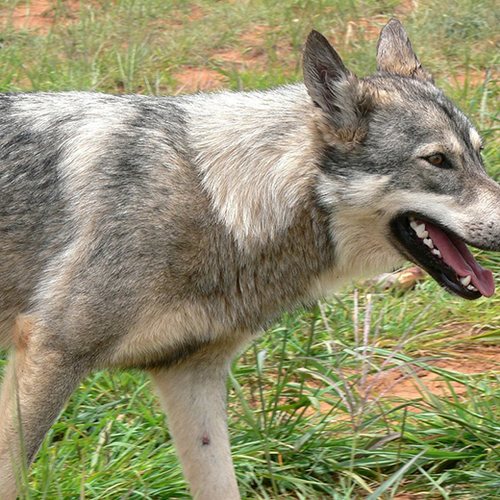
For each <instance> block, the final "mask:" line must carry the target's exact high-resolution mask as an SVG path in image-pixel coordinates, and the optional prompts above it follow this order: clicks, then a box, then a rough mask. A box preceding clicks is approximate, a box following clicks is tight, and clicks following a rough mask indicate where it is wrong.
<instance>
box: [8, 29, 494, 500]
mask: <svg viewBox="0 0 500 500" xmlns="http://www.w3.org/2000/svg"><path fill="white" fill-rule="evenodd" d="M377 61H378V70H377V72H376V73H375V74H373V75H371V76H369V77H367V78H358V77H356V76H355V75H354V74H353V73H352V72H351V71H350V70H348V69H347V68H346V66H345V65H344V63H343V61H342V59H341V58H340V56H339V55H338V54H337V52H335V50H334V49H333V48H332V47H331V45H330V44H329V43H328V41H327V40H326V39H325V38H324V37H323V36H322V35H320V34H319V33H317V32H316V31H313V32H311V34H310V35H309V37H308V39H307V42H306V45H305V48H304V53H303V70H304V84H297V85H291V86H284V87H281V88H278V89H274V90H269V91H265V92H234V93H232V92H221V93H214V94H209V95H204V94H196V95H192V96H183V97H177V98H169V97H160V98H156V97H147V96H131V95H124V96H109V95H102V94H98V93H85V92H68V93H20V94H5V95H2V96H1V97H0V193H1V197H0V297H1V312H0V326H1V328H0V343H1V344H2V346H3V347H5V348H7V347H10V348H11V350H12V352H11V357H10V363H9V365H8V367H7V370H6V373H5V375H4V381H3V390H2V393H1V396H0V495H1V497H2V499H3V500H13V499H15V498H16V496H17V494H18V483H19V478H20V477H21V473H20V471H21V469H22V464H23V463H30V462H32V461H33V459H34V457H35V454H36V452H37V450H38V448H39V446H40V444H41V442H42V441H43V438H44V436H45V434H46V432H47V431H48V429H49V428H50V426H51V425H52V423H53V422H54V420H55V419H56V418H57V416H58V415H59V413H60V411H61V409H62V408H63V406H64V405H65V403H66V401H67V399H68V398H69V396H70V395H71V393H72V392H73V390H74V389H75V388H76V386H77V384H78V383H79V381H80V380H81V379H82V378H83V377H85V376H86V375H87V374H88V373H89V372H91V371H92V370H95V369H98V368H104V367H119V368H128V367H130V368H141V369H145V370H148V371H149V372H150V373H151V376H152V379H153V381H154V385H155V387H156V389H157V391H158V394H159V396H160V398H161V401H162V404H163V406H164V408H165V410H166V412H167V414H168V418H169V426H170V431H171V433H172V436H173V438H174V441H175V444H176V446H177V450H178V453H179V456H180V460H181V463H182V466H183V470H184V474H185V476H186V479H187V481H188V483H189V485H190V489H191V493H192V495H193V497H194V498H196V499H198V500H237V499H239V498H240V495H239V492H238V486H237V483H236V478H235V474H234V470H233V464H232V461H231V454H230V447H229V436H228V430H227V415H226V409H225V402H226V376H227V372H228V369H229V366H230V363H231V360H232V359H233V357H234V356H235V354H236V353H238V351H240V350H241V349H242V348H243V346H245V344H247V343H248V342H249V341H250V340H251V339H252V338H253V337H254V336H255V335H256V334H257V333H259V332H260V331H261V330H262V329H264V328H265V327H266V325H269V324H270V322H272V321H274V320H276V318H278V317H279V315H280V314H281V313H282V312H283V311H285V310H290V309H293V308H295V307H297V306H299V305H301V304H307V303H310V302H311V301H313V300H315V299H317V298H318V297H320V296H322V295H324V294H325V293H327V292H328V291H329V290H332V288H334V287H338V286H340V285H341V284H342V283H344V282H345V281H346V280H349V279H351V278H353V277H356V276H360V275H373V274H375V273H379V272H382V271H387V270H392V269H394V268H396V267H398V266H400V265H401V263H402V262H403V261H404V260H405V259H409V260H411V261H413V262H415V263H417V264H419V265H420V266H422V267H423V268H425V269H426V270H427V271H428V272H429V273H430V274H431V275H432V276H433V277H434V278H435V279H436V280H437V281H438V282H439V283H440V284H441V285H443V286H444V287H445V288H447V289H448V290H450V291H451V292H453V293H455V294H458V295H460V296H462V297H464V298H466V299H476V298H478V297H481V296H491V295H492V294H493V292H494V283H493V278H492V274H491V272H489V271H488V270H486V269H484V268H482V267H481V266H480V265H479V264H478V263H477V261H476V260H475V259H474V257H473V256H472V254H471V252H470V251H469V250H468V248H467V246H466V244H469V245H472V246H474V247H477V248H481V249H485V250H494V251H498V250H500V187H499V186H498V185H497V184H496V183H495V182H494V181H493V180H492V179H490V178H489V177H488V175H487V174H486V172H485V170H484V168H483V164H482V161H481V148H482V143H481V139H480V136H479V134H478V132H477V131H476V130H475V128H474V126H473V125H472V123H471V122H470V121H469V119H468V118H467V117H466V116H465V115H464V114H463V113H462V112H461V111H460V110H459V109H457V107H455V106H454V105H453V104H452V103H451V102H450V101H449V100H448V99H447V98H446V97H445V96H444V95H443V94H442V92H441V91H440V90H438V89H437V88H436V86H435V85H434V83H433V78H432V76H431V75H430V73H429V72H428V71H427V70H426V69H424V68H423V67H422V65H421V63H420V61H419V59H418V58H417V56H416V55H415V53H414V51H413V49H412V46H411V43H410V41H409V39H408V36H407V34H406V32H405V31H404V29H403V27H402V25H401V24H400V23H399V22H398V21H396V20H391V21H390V22H389V23H388V24H387V25H386V26H385V27H384V29H383V30H382V32H381V35H380V39H379V42H378V48H377Z"/></svg>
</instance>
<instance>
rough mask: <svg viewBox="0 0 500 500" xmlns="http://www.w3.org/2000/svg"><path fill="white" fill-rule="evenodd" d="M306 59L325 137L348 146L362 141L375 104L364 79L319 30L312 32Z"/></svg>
mask: <svg viewBox="0 0 500 500" xmlns="http://www.w3.org/2000/svg"><path fill="white" fill-rule="evenodd" d="M302 61H303V71H304V83H305V85H306V88H307V91H308V93H309V95H310V97H311V99H312V100H313V102H314V103H315V105H316V106H317V108H318V112H317V113H316V114H317V120H316V122H317V126H318V128H319V129H320V131H321V133H322V135H323V138H324V139H325V140H326V141H327V142H329V143H331V142H334V143H342V144H345V145H349V144H352V143H354V142H359V141H360V140H362V138H363V137H364V135H365V134H366V130H367V114H368V112H369V111H370V109H371V108H372V106H373V102H372V99H371V94H370V93H369V92H367V90H366V88H365V85H363V82H362V81H360V80H358V78H357V77H356V75H355V74H354V73H352V72H351V71H350V70H349V69H347V67H346V66H345V64H344V62H343V61H342V58H341V57H340V56H339V54H338V53H337V52H336V51H335V49H334V48H333V47H332V46H331V45H330V43H329V42H328V40H327V39H326V38H325V37H324V36H323V35H321V34H320V33H318V32H317V31H312V32H311V33H310V34H309V36H308V38H307V42H306V45H305V47H304V52H303V59H302Z"/></svg>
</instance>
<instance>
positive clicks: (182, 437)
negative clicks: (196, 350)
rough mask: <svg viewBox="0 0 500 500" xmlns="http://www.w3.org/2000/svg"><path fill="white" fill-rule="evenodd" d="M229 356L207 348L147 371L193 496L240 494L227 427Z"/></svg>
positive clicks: (212, 498)
mask: <svg viewBox="0 0 500 500" xmlns="http://www.w3.org/2000/svg"><path fill="white" fill-rule="evenodd" d="M231 358H232V356H229V355H227V354H226V355H221V353H217V354H215V355H212V354H211V353H206V352H205V353H203V355H195V356H193V357H192V358H189V359H187V360H185V361H183V362H181V363H179V364H177V365H175V366H174V367H170V368H167V369H162V370H155V371H152V372H151V376H152V379H153V382H154V385H155V387H156V389H157V391H158V394H159V396H160V399H161V401H162V404H163V406H164V408H165V410H166V412H167V416H168V421H169V429H170V433H171V435H172V437H173V439H174V443H175V445H176V448H177V452H178V454H179V457H180V460H181V463H182V467H183V471H184V475H185V477H186V479H187V481H188V483H189V485H190V487H191V494H192V495H193V498H194V499H196V500H222V499H223V500H239V499H240V494H239V491H238V485H237V483H236V476H235V473H234V467H233V461H232V459H231V449H230V444H229V433H228V428H227V409H226V380H227V373H228V370H229V366H230V362H231Z"/></svg>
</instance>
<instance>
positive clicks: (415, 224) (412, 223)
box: [410, 219, 418, 229]
mask: <svg viewBox="0 0 500 500" xmlns="http://www.w3.org/2000/svg"><path fill="white" fill-rule="evenodd" d="M410 227H411V228H412V229H417V227H418V224H417V221H416V220H415V219H414V220H412V221H411V222H410Z"/></svg>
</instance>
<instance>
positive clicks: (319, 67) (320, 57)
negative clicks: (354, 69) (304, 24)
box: [302, 30, 353, 113]
mask: <svg viewBox="0 0 500 500" xmlns="http://www.w3.org/2000/svg"><path fill="white" fill-rule="evenodd" d="M302 67H303V71H304V83H305V84H306V87H307V91H308V92H309V95H310V96H311V99H312V100H313V101H314V102H315V104H316V105H318V106H319V107H320V108H321V109H322V110H323V111H325V112H326V113H332V112H338V106H337V105H336V104H335V101H336V98H335V86H336V84H338V83H340V82H347V80H348V79H349V77H350V76H353V75H352V74H351V72H350V71H349V70H348V69H347V68H346V67H345V65H344V63H343V61H342V59H341V58H340V56H339V55H338V54H337V52H336V51H335V49H334V48H333V47H332V46H331V45H330V43H329V42H328V40H327V39H326V38H325V37H324V36H323V35H322V34H321V33H318V32H317V31H314V30H313V31H311V33H309V36H308V37H307V42H306V45H305V47H304V52H303V55H302Z"/></svg>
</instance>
